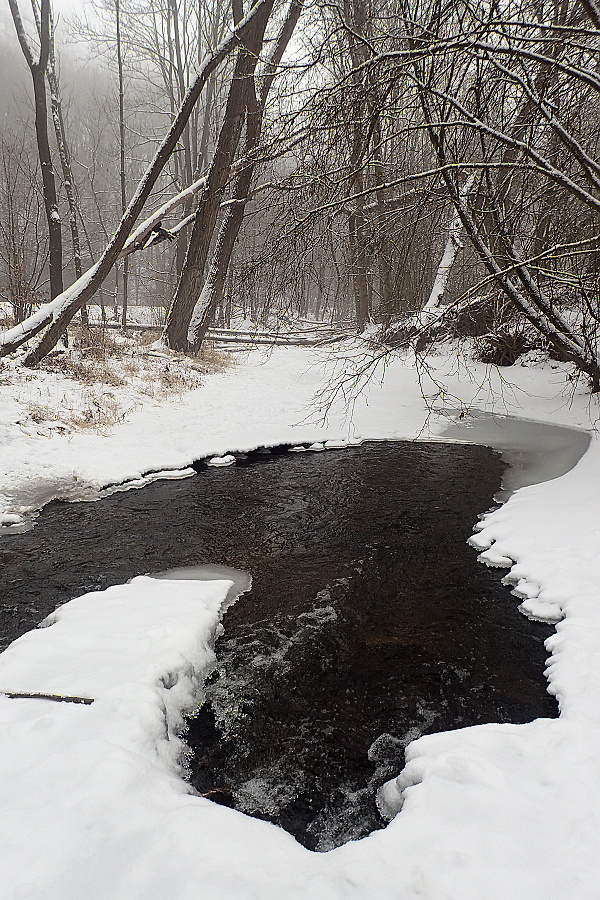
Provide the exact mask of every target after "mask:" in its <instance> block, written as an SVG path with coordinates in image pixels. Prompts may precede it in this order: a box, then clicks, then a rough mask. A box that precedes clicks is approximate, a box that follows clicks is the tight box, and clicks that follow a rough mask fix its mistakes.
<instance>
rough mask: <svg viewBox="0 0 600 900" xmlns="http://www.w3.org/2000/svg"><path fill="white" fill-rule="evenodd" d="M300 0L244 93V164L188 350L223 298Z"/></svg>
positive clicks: (196, 312) (200, 339)
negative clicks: (258, 83) (257, 85)
mask: <svg viewBox="0 0 600 900" xmlns="http://www.w3.org/2000/svg"><path fill="white" fill-rule="evenodd" d="M303 2H304V0H292V2H291V3H290V6H289V8H288V12H287V15H286V18H285V21H284V23H283V25H282V28H281V31H280V32H279V36H278V38H277V41H276V42H275V46H274V48H273V52H272V53H271V56H270V57H269V60H268V62H267V64H266V67H265V71H264V73H263V77H262V87H261V91H260V97H259V98H258V99H257V97H256V92H255V89H254V85H253V84H252V85H251V87H250V90H249V92H248V94H249V96H248V106H247V116H246V141H245V146H244V160H245V165H244V167H243V168H242V170H241V172H240V174H239V175H238V178H237V180H236V183H235V188H234V190H233V203H232V204H231V206H230V207H229V210H228V212H227V215H226V217H225V221H224V222H223V225H222V226H221V230H220V232H219V236H218V238H217V243H216V247H215V250H214V253H213V257H212V261H211V264H210V270H209V273H208V277H207V279H206V281H205V283H204V286H203V288H202V291H201V293H200V297H199V299H198V302H197V304H196V306H195V308H194V312H193V315H192V318H191V321H190V325H189V329H188V335H187V338H188V343H189V349H190V351H191V352H192V353H198V351H199V350H200V347H201V345H202V342H203V341H204V338H205V337H206V332H207V331H208V329H209V327H210V323H211V322H212V321H213V319H214V315H215V312H216V310H217V307H218V306H219V304H220V303H221V301H222V299H223V292H224V288H225V279H226V277H227V270H228V269H229V264H230V261H231V255H232V253H233V249H234V247H235V244H236V241H237V237H238V234H239V231H240V228H241V225H242V222H243V220H244V215H245V213H246V203H247V202H248V197H249V194H250V188H251V185H252V179H253V177H254V170H255V167H256V163H255V154H256V150H257V148H258V145H259V142H260V137H261V132H262V123H263V117H264V111H265V106H266V103H267V99H268V96H269V92H270V90H271V87H272V84H273V81H274V79H275V75H276V72H277V67H278V66H279V64H280V63H281V60H282V57H283V54H284V53H285V50H286V48H287V45H288V43H289V41H290V38H291V37H292V34H293V32H294V29H295V27H296V24H297V22H298V19H299V18H300V13H301V12H302V5H303Z"/></svg>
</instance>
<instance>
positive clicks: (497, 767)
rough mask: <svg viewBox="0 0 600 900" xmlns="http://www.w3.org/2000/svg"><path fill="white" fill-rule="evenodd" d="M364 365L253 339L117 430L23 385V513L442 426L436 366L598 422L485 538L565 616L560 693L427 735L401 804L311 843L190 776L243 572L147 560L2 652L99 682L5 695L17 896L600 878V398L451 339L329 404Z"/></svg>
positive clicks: (368, 891) (17, 450)
mask: <svg viewBox="0 0 600 900" xmlns="http://www.w3.org/2000/svg"><path fill="white" fill-rule="evenodd" d="M343 365H345V363H343V362H339V360H338V361H336V360H332V359H326V358H324V357H323V356H321V355H318V354H316V353H314V352H308V351H306V350H299V349H296V348H280V349H277V350H276V351H274V352H273V353H272V354H271V355H270V356H268V357H266V356H265V357H263V356H259V355H258V354H257V353H256V352H255V353H253V354H251V355H250V356H249V357H248V359H247V360H246V361H245V362H244V363H243V364H241V365H240V366H239V367H238V368H237V369H236V370H233V371H230V372H225V373H221V374H217V375H213V376H211V377H210V379H208V380H207V381H206V384H205V385H204V386H202V387H201V388H200V389H199V390H197V391H194V392H193V393H191V394H189V395H187V396H186V397H185V398H184V399H183V400H182V401H181V402H179V403H178V405H177V406H169V405H166V404H163V405H156V406H152V407H146V408H144V409H140V410H138V411H136V412H134V413H133V414H132V416H131V418H130V419H129V421H128V422H126V423H123V424H122V425H119V426H118V427H117V428H115V429H114V431H113V432H112V434H111V435H108V436H100V435H94V434H71V435H70V436H66V435H61V434H59V433H50V434H48V433H46V434H40V435H36V434H34V433H32V431H31V429H30V430H29V431H27V430H26V429H25V430H24V429H23V428H22V427H16V428H15V426H14V425H11V423H10V421H9V419H10V416H9V403H10V402H13V401H10V400H9V399H5V400H0V412H2V413H3V414H4V415H3V429H4V431H3V450H2V462H3V466H2V469H3V474H2V475H1V476H0V491H1V493H2V495H3V498H4V509H5V511H6V514H8V515H10V514H12V515H18V514H22V513H23V512H25V511H27V510H28V509H33V508H35V507H36V505H39V503H40V502H43V501H44V500H45V499H47V498H48V497H49V496H51V495H55V496H59V495H60V496H67V497H70V498H72V499H75V498H77V497H83V496H94V495H95V492H97V491H99V490H100V489H101V488H102V487H103V486H105V485H106V484H107V483H110V482H116V481H123V480H125V479H134V478H138V477H140V476H141V475H142V474H143V473H145V472H148V471H149V470H151V469H161V468H162V469H164V468H183V467H185V466H187V465H189V463H190V462H191V461H192V460H193V459H196V458H200V457H209V456H223V455H224V454H225V453H227V452H235V451H236V450H241V451H243V450H248V449H250V448H252V447H256V446H261V445H268V444H278V443H288V442H289V443H300V442H302V443H308V442H324V441H325V442H326V441H333V442H335V443H338V444H339V443H343V442H345V441H348V442H354V441H356V440H362V439H367V438H372V439H380V438H386V437H392V438H398V437H415V436H419V437H421V438H424V437H426V436H427V435H430V436H433V437H438V438H439V436H441V435H442V434H443V433H444V430H445V429H446V428H447V426H448V416H447V415H446V414H445V413H444V412H443V410H442V411H438V412H434V413H432V411H431V409H430V408H428V407H427V405H426V404H425V403H424V401H423V397H422V393H421V388H423V389H424V392H425V394H426V395H429V399H430V400H431V402H432V403H435V404H438V407H437V408H438V410H439V404H440V403H441V402H442V401H443V402H444V404H445V409H446V410H448V409H450V410H453V412H452V413H451V419H457V418H458V417H459V416H460V412H459V411H462V412H463V413H464V412H465V410H468V409H478V410H484V411H488V412H490V411H493V412H495V413H502V414H510V415H518V416H521V417H524V418H528V419H534V420H536V419H537V420H540V421H546V422H550V423H554V424H563V425H567V426H574V427H578V428H584V429H587V430H588V431H589V432H590V433H591V434H592V441H591V444H590V447H589V449H588V450H587V452H586V453H585V454H584V455H583V457H582V458H581V459H580V461H579V462H578V463H577V464H576V465H575V467H574V468H573V469H571V471H569V472H568V473H567V474H564V475H562V477H560V478H556V479H554V480H551V481H546V482H543V483H540V484H534V485H531V486H529V487H524V488H522V489H520V490H518V491H517V492H516V493H515V494H514V495H513V496H512V497H511V498H510V499H509V501H508V502H507V503H506V504H505V505H504V506H503V507H502V508H500V509H499V510H497V511H495V512H494V513H492V514H490V515H488V516H487V517H486V518H485V519H484V520H483V521H482V522H481V523H480V528H479V530H478V531H477V533H476V534H475V535H474V537H473V539H472V542H473V544H474V545H476V546H477V547H478V548H479V549H480V550H482V551H483V552H484V554H487V561H488V562H489V563H490V564H494V563H499V562H502V561H504V562H505V563H510V561H513V562H514V564H513V566H512V569H511V570H510V573H509V575H508V578H509V579H510V581H511V583H513V584H514V585H515V586H516V592H517V595H518V597H519V602H522V603H523V610H524V612H525V613H527V614H529V615H533V616H536V617H542V618H548V619H551V620H552V621H558V624H557V631H556V635H555V636H553V637H552V638H551V639H550V640H549V642H548V650H549V654H550V659H549V664H548V677H549V682H550V689H551V690H552V691H553V692H554V693H555V694H556V696H557V697H558V699H559V702H560V706H561V717H560V718H559V719H558V720H543V719H540V720H537V721H535V722H533V723H530V724H528V725H519V726H516V725H484V726H478V727H474V728H466V729H461V730H457V731H454V732H449V733H444V734H436V735H429V736H426V737H422V738H420V739H419V740H418V741H415V742H414V743H413V744H411V745H410V746H409V748H408V763H407V766H406V768H405V770H404V771H403V772H402V773H401V774H400V775H399V778H398V779H395V780H393V781H392V782H390V783H389V784H388V785H387V786H386V788H385V790H384V792H383V796H382V798H381V799H382V804H383V805H384V806H385V809H386V811H387V812H388V814H389V815H390V816H393V815H394V814H395V813H396V812H397V811H398V810H399V809H400V807H402V808H401V811H400V812H399V813H398V814H397V815H395V818H393V819H392V821H391V822H390V824H389V825H388V827H387V828H386V829H385V830H383V831H380V832H377V833H375V834H373V835H371V836H370V837H368V838H366V839H364V840H361V841H358V842H355V843H351V844H347V845H345V846H344V847H340V848H338V849H337V850H333V851H331V852H329V853H326V854H312V853H310V852H309V851H307V850H305V849H304V848H302V847H301V846H300V845H298V844H297V843H296V842H295V841H294V840H293V838H291V837H290V836H289V835H287V834H286V833H284V832H282V831H280V830H279V829H277V828H276V827H275V826H272V825H270V824H268V823H264V822H260V821H257V820H253V819H250V818H247V817H245V816H243V815H241V814H239V813H237V812H235V811H233V810H229V809H226V808H224V807H220V806H216V805H214V804H211V803H210V802H209V801H206V800H204V799H203V798H200V797H197V796H193V795H191V794H189V793H187V788H186V786H185V784H184V783H183V782H182V781H181V780H180V779H179V778H178V776H177V763H176V757H177V753H178V751H179V749H180V745H179V743H178V741H177V738H176V735H175V731H176V728H177V724H178V721H179V719H178V716H179V709H180V707H182V706H183V707H185V706H186V705H187V704H189V703H191V702H192V697H193V694H194V691H195V690H196V689H197V688H198V685H199V684H200V682H201V679H202V677H203V674H204V672H205V671H206V669H207V667H208V666H210V663H211V659H212V656H211V649H210V647H211V640H212V636H213V635H214V633H215V629H216V628H217V627H218V619H219V609H220V606H221V604H222V603H223V600H224V597H225V595H226V592H227V589H228V587H229V583H228V582H222V581H221V582H213V583H211V582H208V583H207V582H203V583H194V582H177V581H166V582H152V583H150V582H151V580H150V579H145V578H141V579H134V581H133V582H132V583H131V584H130V585H126V586H122V587H115V588H111V589H109V590H108V591H106V592H103V593H102V594H99V595H87V596H86V597H84V598H81V599H79V600H76V601H73V602H72V603H71V604H68V605H67V606H66V607H63V608H62V609H61V610H60V612H59V613H58V614H57V617H56V618H57V621H56V624H53V625H52V626H51V627H50V628H47V629H43V630H40V631H38V632H35V633H33V634H29V635H26V636H25V637H24V638H21V639H20V640H19V641H17V642H16V643H15V644H13V645H12V646H11V648H9V650H8V651H6V652H5V653H4V654H3V655H2V656H1V657H0V688H4V689H5V690H12V691H18V690H21V691H22V690H32V691H45V692H51V693H56V692H59V693H67V694H75V693H81V694H83V695H86V696H89V697H93V698H94V703H93V704H91V705H86V706H84V705H74V704H67V703H53V702H52V701H44V700H13V699H8V698H0V714H1V715H2V721H3V725H4V727H3V729H2V731H1V732H0V734H1V740H0V765H1V767H2V771H3V774H4V777H3V779H2V787H1V791H2V799H1V801H0V864H1V866H2V870H3V871H2V876H1V878H0V898H3V900H4V898H7V900H8V898H11V900H12V898H16V897H40V898H41V897H43V898H44V900H55V898H56V900H58V898H60V900H76V898H81V897H83V896H85V897H86V898H90V900H107V898H111V900H113V898H116V900H121V898H123V900H125V898H127V900H138V898H139V900H142V898H143V900H159V898H160V900H164V898H165V897H177V898H178V900H187V898H190V900H191V898H197V897H198V896H202V897H207V898H215V900H229V898H232V900H233V898H235V900H241V898H261V900H262V898H265V900H266V898H278V900H281V898H285V900H287V898H310V900H328V898H332V900H333V898H336V900H337V898H339V900H346V898H365V900H366V898H373V900H375V898H377V900H387V898H390V900H391V898H395V900H413V898H414V900H417V898H427V900H442V898H444V900H471V898H472V900H506V898H508V897H510V898H511V900H542V898H548V897H552V898H555V900H597V898H598V897H600V853H598V845H599V842H600V838H599V835H600V762H599V761H600V684H598V682H599V681H600V666H599V665H598V647H600V603H599V600H600V597H599V595H600V587H599V586H600V526H599V525H598V521H599V515H598V513H599V510H600V475H599V473H600V443H599V441H598V438H597V436H596V433H595V431H593V426H594V423H595V419H596V416H597V410H596V405H595V403H596V401H590V398H589V397H588V396H587V395H585V394H584V393H583V392H581V393H577V392H576V391H574V390H573V389H572V385H570V384H569V383H568V382H567V381H566V380H565V369H564V367H562V366H560V365H557V366H556V367H555V368H538V367H531V368H526V367H518V366H517V367H513V368H512V369H510V370H505V371H504V373H503V376H502V377H500V376H498V375H497V374H495V373H493V372H489V371H487V370H486V369H485V367H483V366H473V367H471V368H470V369H469V370H463V369H461V368H460V367H459V366H458V365H457V362H456V359H455V358H454V357H453V356H452V355H451V354H446V355H441V356H439V357H437V358H436V359H434V360H433V361H432V366H431V369H430V372H429V374H427V373H421V375H422V377H421V383H420V384H419V380H418V379H417V377H416V376H415V371H414V369H413V368H412V367H411V366H410V365H408V364H406V363H404V362H402V361H398V362H397V363H395V364H394V365H392V366H390V367H389V368H388V369H387V371H386V372H385V378H384V379H383V381H381V380H379V379H377V380H376V379H372V380H371V382H370V384H369V386H368V389H367V390H366V391H365V392H364V393H363V394H361V395H360V396H358V397H357V398H356V402H355V403H354V406H353V407H352V410H351V414H349V412H348V408H347V407H346V405H345V404H344V403H343V402H342V399H343V398H342V397H338V398H337V399H336V400H335V401H334V403H333V405H332V406H331V408H330V410H329V414H328V417H327V420H326V421H321V420H320V419H319V417H318V416H317V415H315V414H314V412H313V413H311V412H310V407H309V401H310V399H311V397H312V396H313V395H314V393H315V391H316V390H318V389H319V388H320V387H321V386H322V384H323V379H324V378H326V377H329V375H330V373H331V371H332V369H333V368H336V367H337V369H338V371H339V368H340V366H342V367H343ZM347 386H349V385H347ZM467 418H468V416H467ZM461 421H462V420H461ZM499 427H501V423H499ZM82 647H83V651H82V649H81V648H82Z"/></svg>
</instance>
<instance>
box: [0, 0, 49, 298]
mask: <svg viewBox="0 0 600 900" xmlns="http://www.w3.org/2000/svg"><path fill="white" fill-rule="evenodd" d="M8 2H9V6H10V11H11V14H12V18H13V22H14V25H15V29H16V32H17V37H18V39H19V44H20V46H21V50H22V51H23V56H24V57H25V60H26V62H27V65H28V66H29V70H30V72H31V78H32V82H33V95H34V100H35V133H36V139H37V148H38V155H39V160H40V168H41V172H42V183H43V186H44V208H45V210H46V219H47V222H48V235H49V270H50V297H51V299H54V298H55V297H57V296H58V295H59V294H61V293H62V290H63V273H62V266H63V261H62V228H61V222H60V214H59V211H58V197H57V192H56V180H55V177H54V167H53V163H52V154H51V151H50V142H49V139H48V109H47V103H46V69H47V66H48V60H49V58H50V50H51V31H50V12H51V10H50V0H41V2H40V13H39V38H40V49H39V53H38V54H37V58H36V56H35V55H34V51H33V48H32V46H31V43H30V42H29V39H28V37H27V34H26V31H25V27H24V24H23V20H22V18H21V12H20V10H19V5H18V2H17V0H8Z"/></svg>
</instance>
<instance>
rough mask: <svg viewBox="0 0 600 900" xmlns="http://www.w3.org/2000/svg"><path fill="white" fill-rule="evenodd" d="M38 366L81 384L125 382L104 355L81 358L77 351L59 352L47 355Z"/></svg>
mask: <svg viewBox="0 0 600 900" xmlns="http://www.w3.org/2000/svg"><path fill="white" fill-rule="evenodd" d="M38 368H40V369H42V370H44V371H45V372H56V373H57V374H58V375H63V376H64V377H65V378H73V379H74V380H75V381H79V382H81V383H82V384H108V385H110V386H111V387H122V386H123V385H124V384H126V381H124V380H123V378H122V377H121V376H120V375H119V374H118V373H117V371H116V368H115V367H114V366H113V365H111V364H110V362H109V360H108V359H107V358H106V357H104V358H103V357H100V358H96V359H94V357H93V356H92V357H91V358H89V359H88V358H82V357H81V356H80V355H79V352H78V353H77V355H72V354H64V355H63V354H61V355H60V356H51V357H47V358H46V359H45V360H43V361H42V362H41V363H40V364H39V366H38Z"/></svg>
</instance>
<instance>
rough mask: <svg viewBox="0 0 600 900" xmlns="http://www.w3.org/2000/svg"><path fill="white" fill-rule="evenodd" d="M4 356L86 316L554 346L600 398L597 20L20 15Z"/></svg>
mask: <svg viewBox="0 0 600 900" xmlns="http://www.w3.org/2000/svg"><path fill="white" fill-rule="evenodd" d="M0 15H1V18H0V41H1V46H2V52H1V54H0V67H1V70H2V80H3V84H4V85H5V89H4V90H3V92H2V96H1V98H0V103H1V104H2V110H1V113H2V121H3V126H2V134H1V137H0V208H1V209H2V210H3V215H2V217H1V219H0V298H1V300H2V302H3V315H4V322H5V331H4V332H3V334H2V337H1V338H0V341H1V344H0V353H1V354H2V355H7V354H12V353H14V352H16V351H18V352H19V354H20V357H21V358H22V361H23V362H24V363H25V365H26V366H35V365H36V364H37V363H38V362H39V361H40V360H41V359H43V358H44V357H45V356H46V355H47V354H48V353H50V352H51V351H52V350H53V349H54V348H55V347H56V345H57V343H58V341H59V340H60V339H61V338H62V337H63V336H64V335H65V333H67V334H68V331H67V329H68V326H69V325H70V323H71V322H72V321H73V320H74V319H75V321H76V322H77V323H80V324H81V325H82V326H83V327H86V326H88V325H89V321H90V317H89V315H88V307H89V306H94V307H98V306H99V307H100V309H101V316H102V317H104V318H106V316H107V315H109V316H112V318H113V319H117V320H118V321H120V322H121V324H122V325H123V326H126V325H127V323H128V316H129V311H130V309H131V307H132V306H136V305H144V306H151V307H154V308H156V309H157V310H158V313H157V315H158V319H157V324H161V325H164V334H163V341H164V344H165V345H166V346H167V347H169V348H171V349H172V350H175V351H178V352H183V353H186V354H196V353H198V351H199V350H200V348H201V346H202V343H203V341H204V339H205V336H206V332H207V329H208V328H209V327H210V325H212V324H214V323H217V324H221V325H227V326H229V324H230V323H231V321H232V317H235V316H236V315H238V316H241V317H242V318H249V319H252V320H253V321H256V322H261V321H262V322H266V321H274V320H278V319H279V320H281V319H286V318H287V319H288V320H289V319H291V320H294V321H301V320H313V321H328V322H331V323H335V324H336V325H339V326H340V327H342V326H343V327H348V326H351V327H352V328H354V329H355V330H356V332H358V333H362V332H364V331H365V330H367V331H368V333H369V335H370V336H371V337H372V338H373V340H374V342H375V344H377V345H378V346H379V347H380V348H382V350H383V352H394V350H395V349H397V348H400V347H406V346H412V347H416V348H417V350H425V349H426V348H427V347H428V346H429V345H430V344H431V343H432V342H434V341H437V340H440V339H444V338H448V337H454V338H456V337H459V338H460V337H466V336H470V337H473V338H475V353H476V355H477V358H479V359H481V360H483V361H487V362H491V363H496V364H506V363H512V362H514V360H515V359H516V358H518V356H519V355H520V354H521V353H523V352H524V351H525V350H528V349H531V348H540V349H542V350H544V351H547V352H548V353H549V354H550V355H551V356H552V357H554V358H557V359H560V360H568V361H570V362H572V363H574V364H575V366H576V368H577V369H578V370H579V371H580V372H581V373H583V374H584V375H585V377H586V378H587V379H588V381H589V384H590V386H591V389H592V390H593V391H597V390H598V389H599V388H600V367H599V361H598V348H597V323H598V315H599V308H598V290H597V288H598V273H599V268H600V262H599V260H600V254H599V251H600V247H599V244H598V240H599V235H598V226H597V219H598V211H599V209H600V194H599V188H600V162H599V161H598V137H599V125H598V111H597V100H598V92H599V89H600V78H599V76H598V71H597V52H598V38H599V29H600V8H599V7H597V5H596V4H595V2H594V0H561V2H559V0H549V2H546V0H541V2H537V0H536V2H533V0H531V2H530V0H508V2H496V0H493V2H490V0H460V2H455V0H453V2H449V3H447V2H442V0H413V2H411V3H408V2H405V0H384V2H381V3H377V4H375V3H373V2H371V0H341V2H324V0H323V2H322V0H310V2H304V0H288V2H279V0H257V2H255V3H254V4H253V5H252V6H249V7H247V8H244V7H243V5H242V3H241V2H240V0H233V2H232V3H231V5H230V4H228V3H223V2H222V0H209V2H198V3H194V2H192V0H110V2H109V0H93V2H92V0H90V2H88V3H86V4H82V5H80V6H79V7H78V8H77V9H76V10H75V11H73V9H69V8H64V9H63V8H62V5H61V4H59V5H58V6H57V8H53V7H52V3H51V0H32V3H31V5H28V4H26V3H25V2H24V0H20V2H19V0H9V2H8V8H6V7H5V8H4V9H3V11H2V13H1V14H0Z"/></svg>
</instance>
